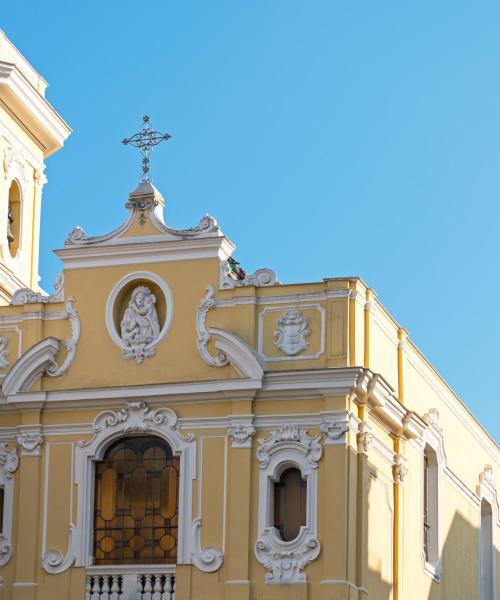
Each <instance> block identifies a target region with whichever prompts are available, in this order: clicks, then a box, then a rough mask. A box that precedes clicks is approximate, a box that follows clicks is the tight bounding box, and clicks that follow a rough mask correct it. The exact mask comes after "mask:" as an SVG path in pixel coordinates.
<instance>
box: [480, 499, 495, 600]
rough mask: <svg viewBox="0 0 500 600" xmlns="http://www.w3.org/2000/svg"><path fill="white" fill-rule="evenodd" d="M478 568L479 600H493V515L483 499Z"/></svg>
mask: <svg viewBox="0 0 500 600" xmlns="http://www.w3.org/2000/svg"><path fill="white" fill-rule="evenodd" d="M480 548H481V556H480V561H481V562H480V566H481V584H480V585H481V594H480V597H481V600H493V598H494V596H493V590H494V579H493V572H494V561H495V553H494V547H493V513H492V510H491V504H490V503H489V502H488V501H487V500H485V499H484V498H483V499H482V500H481V533H480Z"/></svg>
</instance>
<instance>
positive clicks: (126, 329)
mask: <svg viewBox="0 0 500 600" xmlns="http://www.w3.org/2000/svg"><path fill="white" fill-rule="evenodd" d="M120 332H121V340H122V355H123V356H124V357H125V358H133V359H134V360H135V362H136V363H137V364H138V365H140V364H141V363H142V362H143V361H144V359H145V358H150V357H151V356H154V354H155V349H154V347H153V346H154V344H155V343H156V342H157V340H158V337H159V335H160V324H159V321H158V312H157V311H156V297H155V295H154V294H153V292H152V291H151V290H150V289H149V288H148V287H147V286H144V285H140V286H138V287H136V288H135V289H134V291H133V292H132V295H131V297H130V300H129V303H128V307H127V308H126V310H125V313H124V315H123V318H122V320H121V324H120Z"/></svg>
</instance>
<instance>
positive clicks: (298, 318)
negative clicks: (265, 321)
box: [274, 309, 311, 356]
mask: <svg viewBox="0 0 500 600" xmlns="http://www.w3.org/2000/svg"><path fill="white" fill-rule="evenodd" d="M310 333H311V332H310V330H309V329H308V319H307V317H305V316H304V315H303V314H302V313H301V312H300V310H297V309H290V310H286V311H285V312H284V313H283V316H281V317H280V318H279V319H278V320H277V321H276V331H275V332H274V336H275V338H276V342H275V344H276V347H277V348H279V349H280V350H281V351H282V352H284V353H285V354H288V355H289V356H294V355H295V354H298V353H299V352H301V351H302V350H305V349H306V348H307V346H308V345H309V342H308V341H307V340H306V337H307V336H308V335H309V334H310Z"/></svg>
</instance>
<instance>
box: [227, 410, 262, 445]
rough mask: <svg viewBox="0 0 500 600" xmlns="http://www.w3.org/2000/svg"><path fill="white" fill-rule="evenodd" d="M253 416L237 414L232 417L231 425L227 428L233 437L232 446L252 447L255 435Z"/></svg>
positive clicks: (229, 434)
mask: <svg viewBox="0 0 500 600" xmlns="http://www.w3.org/2000/svg"><path fill="white" fill-rule="evenodd" d="M252 419H253V417H252V416H251V415H250V416H245V415H241V416H235V417H232V418H231V425H230V427H229V428H228V430H227V434H228V436H229V437H230V438H232V440H233V443H232V444H231V447H232V448H251V447H252V438H253V436H254V435H255V427H254V426H253V425H252Z"/></svg>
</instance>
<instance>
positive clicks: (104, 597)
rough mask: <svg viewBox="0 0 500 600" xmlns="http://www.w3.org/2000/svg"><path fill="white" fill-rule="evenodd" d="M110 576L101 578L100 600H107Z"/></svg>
mask: <svg viewBox="0 0 500 600" xmlns="http://www.w3.org/2000/svg"><path fill="white" fill-rule="evenodd" d="M110 579H111V577H110V575H103V576H102V588H101V600H109V591H110V590H109V580H110Z"/></svg>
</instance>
